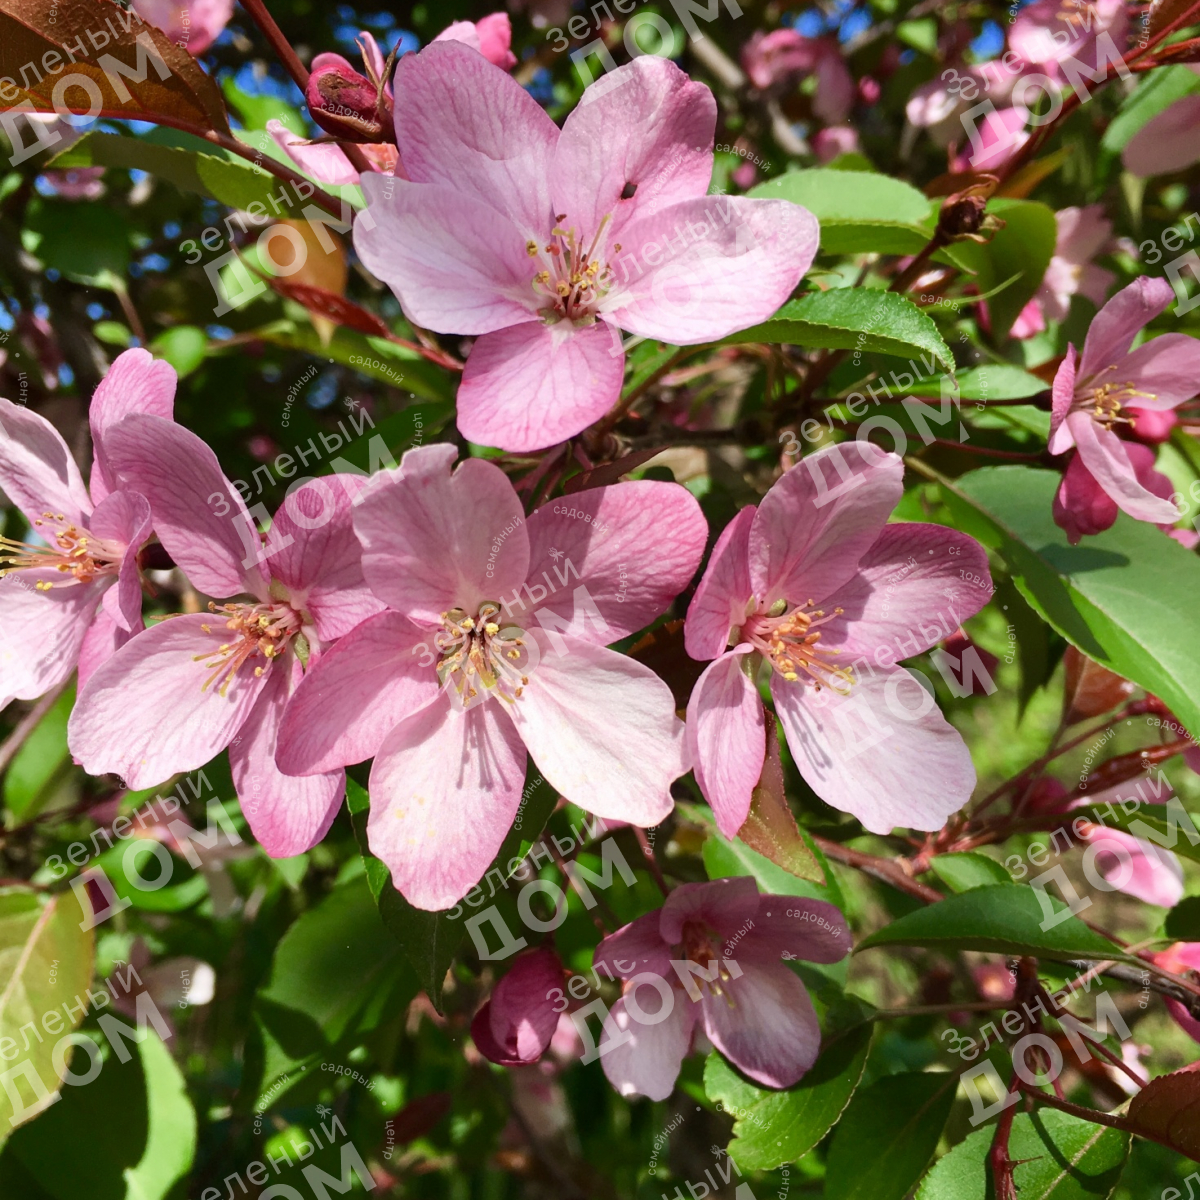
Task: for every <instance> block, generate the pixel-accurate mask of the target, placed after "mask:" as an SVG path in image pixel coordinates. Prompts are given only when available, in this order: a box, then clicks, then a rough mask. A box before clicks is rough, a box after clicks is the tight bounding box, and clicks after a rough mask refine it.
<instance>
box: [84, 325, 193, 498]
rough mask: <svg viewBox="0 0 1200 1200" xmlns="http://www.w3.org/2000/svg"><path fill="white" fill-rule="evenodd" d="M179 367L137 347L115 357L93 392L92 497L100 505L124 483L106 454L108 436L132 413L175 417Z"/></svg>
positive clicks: (91, 418)
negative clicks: (177, 369) (110, 464)
mask: <svg viewBox="0 0 1200 1200" xmlns="http://www.w3.org/2000/svg"><path fill="white" fill-rule="evenodd" d="M178 382H179V377H178V376H177V375H176V374H175V368H174V367H173V366H171V364H170V363H169V362H166V361H164V360H163V359H161V358H155V357H154V356H153V355H152V354H151V353H150V351H149V350H143V349H141V348H140V347H135V348H134V349H132V350H125V351H123V352H122V353H121V354H118V355H117V357H116V358H114V359H113V364H112V366H111V367H109V368H108V374H107V375H105V376H104V378H103V379H102V380H101V381H100V384H99V386H98V387H97V388H96V390H95V392H93V393H92V404H91V408H90V409H89V410H88V421H89V422H90V424H91V429H92V453H93V456H94V457H93V459H92V476H91V480H90V484H91V492H92V499H93V500H94V501H95V502H96V503H97V504H99V503H100V501H101V500H103V499H104V497H105V496H107V495H108V493H109V492H111V491H113V490H115V489H116V488H117V487H119V486H120V484H119V482H118V480H117V479H116V477H115V476H114V475H113V473H112V471H111V469H110V467H109V465H108V460H107V457H106V456H105V453H104V437H105V434H106V433H107V432H108V430H109V429H111V428H112V427H113V426H114V425H116V424H117V422H118V421H120V420H122V419H123V418H125V417H128V416H130V415H131V414H132V413H150V414H151V415H152V416H155V417H162V418H163V420H165V421H171V420H173V419H174V416H175V387H176V385H177V384H178Z"/></svg>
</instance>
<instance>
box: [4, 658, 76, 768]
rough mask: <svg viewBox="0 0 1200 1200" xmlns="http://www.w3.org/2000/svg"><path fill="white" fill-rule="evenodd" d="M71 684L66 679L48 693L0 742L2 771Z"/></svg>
mask: <svg viewBox="0 0 1200 1200" xmlns="http://www.w3.org/2000/svg"><path fill="white" fill-rule="evenodd" d="M69 682H70V680H69V679H64V680H63V681H62V683H60V684H59V685H58V687H56V688H53V689H52V690H51V691H49V692H47V693H46V694H45V695H44V696H42V697H41V699H40V700H38V702H37V703H36V704H35V705H34V706H33V707H32V708H31V709H30V710H29V711H28V712H27V713H26V714H25V715H24V716H23V717H22V718H21V719H20V721H18V722H17V727H16V728H15V729H14V730H13V731H12V733H10V734H9V735H8V737H6V738H5V739H4V741H3V742H0V771H3V770H4V769H5V768H6V767H7V766H8V764H9V763H10V762H12V760H13V756H14V755H15V754H16V753H17V751H18V750H20V748H21V747H22V746H23V745H24V744H25V742H26V740H27V739H28V737H29V735H30V734H31V733H32V732H33V731H34V730H35V729H36V728H37V726H38V722H39V721H41V719H42V718H43V717H44V716H45V715H46V714H47V713H48V712H49V711H50V710H51V709H52V708H53V707H54V702H55V701H56V700H57V699H58V698H59V696H61V695H62V693H63V689H64V688H65V687H66V686H67V684H68V683H69Z"/></svg>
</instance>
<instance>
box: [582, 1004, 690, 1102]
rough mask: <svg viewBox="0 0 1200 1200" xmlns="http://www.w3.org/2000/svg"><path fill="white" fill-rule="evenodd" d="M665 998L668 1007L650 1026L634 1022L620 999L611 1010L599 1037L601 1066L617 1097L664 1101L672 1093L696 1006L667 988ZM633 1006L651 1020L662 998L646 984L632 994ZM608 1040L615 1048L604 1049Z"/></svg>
mask: <svg viewBox="0 0 1200 1200" xmlns="http://www.w3.org/2000/svg"><path fill="white" fill-rule="evenodd" d="M668 986H669V985H668ZM670 994H671V998H672V999H671V1008H670V1009H669V1010H668V1011H667V1014H666V1016H665V1017H663V1018H662V1019H661V1020H656V1021H654V1023H653V1024H648V1023H645V1022H643V1021H640V1020H634V1019H633V1018H632V1017H631V1016H630V1014H629V1011H628V1009H627V1008H626V997H625V996H622V997H621V999H620V1000H618V1001H617V1002H616V1004H614V1005H613V1006H612V1010H611V1012H610V1016H609V1020H608V1021H606V1022H605V1029H604V1033H603V1035H602V1036H601V1038H600V1043H599V1049H600V1065H601V1066H602V1067H603V1068H604V1074H605V1076H606V1077H607V1078H608V1082H609V1083H611V1084H612V1086H613V1087H614V1088H615V1089H616V1090H617V1092H618V1093H619V1094H620V1095H622V1096H646V1097H648V1098H649V1099H651V1100H665V1099H666V1098H667V1097H668V1096H669V1095H670V1094H671V1093H672V1092H673V1091H674V1090H675V1080H676V1079H677V1078H678V1077H679V1068H680V1067H681V1066H682V1065H683V1060H684V1058H686V1057H687V1053H688V1050H689V1049H690V1048H691V1045H692V1029H693V1027H694V1026H695V1024H696V1018H697V1016H698V1015H699V1014H698V1012H697V1006H696V1005H695V1004H693V1003H692V1002H691V1001H690V1000H689V999H688V998H687V997H686V996H685V995H683V993H682V992H680V991H678V990H677V989H675V988H671V989H670ZM635 1001H636V1002H637V1003H638V1004H640V1005H641V1011H642V1012H643V1013H644V1014H645V1015H646V1016H649V1017H651V1018H655V1017H657V1016H658V1014H659V1012H661V1011H662V1010H661V1008H660V1007H659V1006H660V1005H661V1004H662V1003H663V1002H662V1000H661V997H660V996H659V995H658V994H657V993H656V991H655V989H654V988H653V987H651V986H650V985H649V984H643V985H642V986H640V987H639V988H638V989H637V995H636V996H635ZM623 1034H628V1040H625V1041H622V1040H621V1037H622V1035H623ZM610 1039H612V1041H613V1043H614V1044H612V1045H611V1048H610V1049H606V1046H609V1045H610Z"/></svg>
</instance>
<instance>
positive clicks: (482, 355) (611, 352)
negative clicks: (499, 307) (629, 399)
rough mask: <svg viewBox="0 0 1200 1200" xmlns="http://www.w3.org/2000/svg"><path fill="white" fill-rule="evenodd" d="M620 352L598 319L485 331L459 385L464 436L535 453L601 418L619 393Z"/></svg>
mask: <svg viewBox="0 0 1200 1200" xmlns="http://www.w3.org/2000/svg"><path fill="white" fill-rule="evenodd" d="M624 378H625V350H624V347H623V346H622V344H621V335H620V334H619V333H618V332H617V330H616V329H613V328H612V327H610V326H609V325H606V324H605V323H604V322H603V321H597V322H596V323H595V324H593V325H584V326H581V327H579V328H576V327H575V326H574V325H572V324H571V322H570V321H559V322H558V323H557V324H555V325H544V324H543V323H542V322H541V321H528V320H527V321H525V323H524V324H521V325H511V326H510V327H509V328H507V329H500V330H497V331H496V332H495V333H486V334H484V336H483V337H481V338H480V339H479V340H478V341H477V342H476V343H475V345H474V346H473V347H472V349H471V353H470V355H468V357H467V366H466V370H464V371H463V378H462V383H461V384H460V385H459V388H458V427H459V429H460V430H461V431H462V434H463V436H464V437H465V438H468V439H469V440H470V441H472V442H477V443H479V444H480V445H482V446H498V447H499V448H500V449H501V450H512V451H525V450H540V449H541V448H542V447H544V446H553V445H554V444H555V443H556V442H562V441H565V440H566V439H567V438H569V437H574V436H575V434H577V433H579V432H581V431H582V430H584V429H586V428H587V427H588V426H589V425H590V424H592V422H593V421H598V420H599V419H600V418H601V417H602V416H604V414H605V413H606V412H608V410H609V409H610V408H612V406H613V405H614V404H616V402H617V399H618V397H619V396H620V394H621V381H622V380H623V379H624Z"/></svg>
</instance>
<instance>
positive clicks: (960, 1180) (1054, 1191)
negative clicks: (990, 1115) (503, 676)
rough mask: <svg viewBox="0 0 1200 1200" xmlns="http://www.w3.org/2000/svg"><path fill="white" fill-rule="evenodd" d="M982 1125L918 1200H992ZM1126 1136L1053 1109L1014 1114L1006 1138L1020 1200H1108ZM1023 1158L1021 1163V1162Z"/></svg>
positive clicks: (989, 1133) (937, 1169) (990, 1131)
mask: <svg viewBox="0 0 1200 1200" xmlns="http://www.w3.org/2000/svg"><path fill="white" fill-rule="evenodd" d="M994 1135H995V1127H994V1126H993V1125H986V1126H985V1127H984V1128H983V1129H977V1130H976V1131H975V1132H974V1133H972V1134H970V1135H969V1136H968V1137H967V1139H966V1140H965V1141H963V1142H960V1143H959V1144H958V1145H957V1146H955V1147H954V1149H953V1150H951V1151H950V1153H949V1154H946V1155H944V1156H943V1157H942V1158H940V1159H939V1160H938V1162H937V1163H936V1165H935V1166H934V1168H933V1170H932V1171H930V1172H929V1174H928V1175H927V1176H926V1177H925V1180H924V1182H923V1183H922V1184H921V1187H920V1189H919V1190H918V1191H917V1195H916V1200H992V1196H993V1191H992V1185H991V1179H990V1174H991V1173H990V1171H989V1170H988V1152H989V1151H990V1149H991V1146H992V1138H993V1137H994ZM1129 1142H1130V1138H1129V1134H1127V1133H1122V1132H1121V1130H1119V1129H1109V1128H1107V1127H1106V1126H1104V1125H1093V1124H1092V1122H1091V1121H1085V1120H1083V1119H1082V1118H1080V1117H1075V1116H1072V1115H1071V1114H1070V1113H1064V1112H1057V1111H1056V1110H1054V1109H1051V1108H1042V1109H1038V1110H1037V1111H1036V1112H1034V1113H1032V1114H1030V1113H1023V1112H1019V1113H1017V1115H1016V1117H1015V1118H1014V1119H1013V1125H1012V1133H1011V1134H1010V1136H1009V1139H1008V1154H1009V1157H1010V1158H1012V1159H1014V1160H1015V1161H1017V1163H1018V1166H1017V1167H1016V1169H1015V1171H1014V1173H1013V1181H1014V1183H1015V1184H1016V1188H1017V1194H1018V1195H1019V1196H1020V1197H1021V1200H1108V1197H1110V1196H1111V1195H1112V1194H1113V1192H1115V1191H1116V1188H1117V1184H1118V1183H1119V1182H1120V1179H1121V1171H1122V1169H1123V1168H1124V1166H1125V1159H1126V1157H1127V1156H1128V1154H1129ZM1022 1160H1025V1161H1022Z"/></svg>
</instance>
